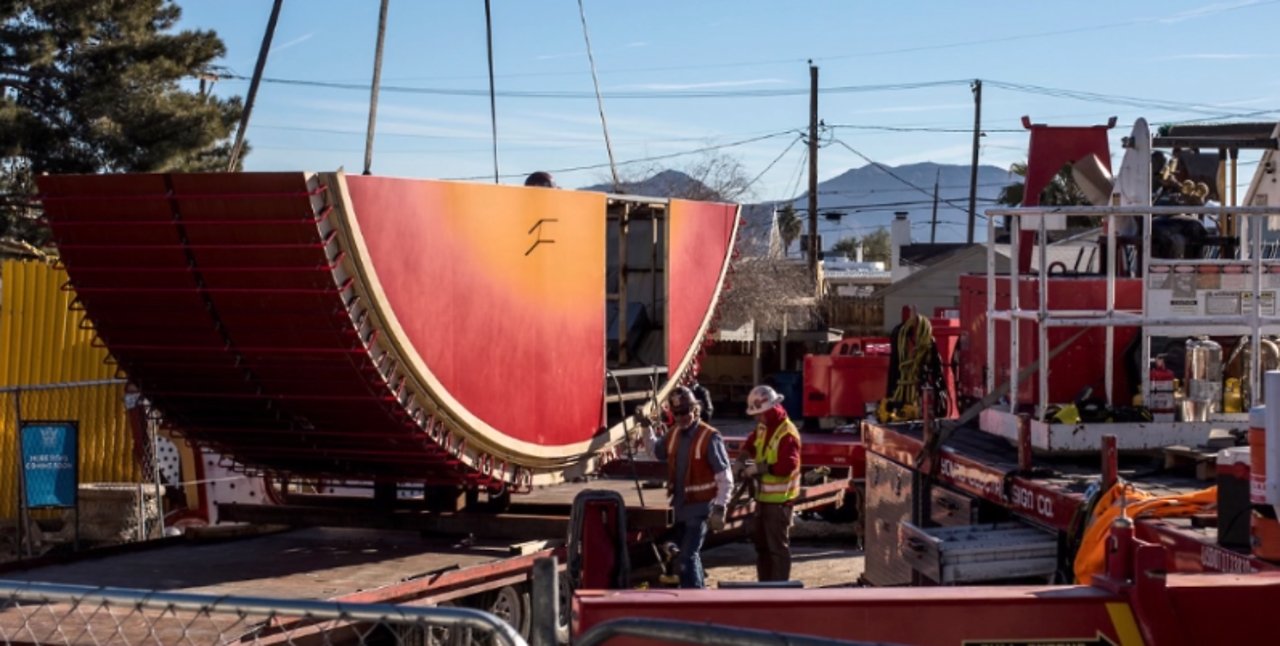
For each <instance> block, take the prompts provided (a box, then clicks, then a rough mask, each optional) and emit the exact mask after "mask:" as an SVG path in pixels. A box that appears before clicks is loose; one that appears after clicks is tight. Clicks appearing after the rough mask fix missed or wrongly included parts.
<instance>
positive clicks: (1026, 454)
mask: <svg viewBox="0 0 1280 646" xmlns="http://www.w3.org/2000/svg"><path fill="white" fill-rule="evenodd" d="M1032 455H1033V454H1032V452H1031V416H1030V415H1027V414H1025V413H1024V414H1021V415H1018V471H1022V472H1027V471H1030V470H1031V462H1032Z"/></svg>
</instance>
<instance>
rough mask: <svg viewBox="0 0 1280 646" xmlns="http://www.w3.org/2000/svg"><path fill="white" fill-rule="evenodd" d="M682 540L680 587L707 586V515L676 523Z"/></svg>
mask: <svg viewBox="0 0 1280 646" xmlns="http://www.w3.org/2000/svg"><path fill="white" fill-rule="evenodd" d="M676 531H677V532H678V533H679V541H680V543H679V544H680V587H682V588H705V587H707V586H706V583H705V582H704V581H703V572H702V542H703V541H704V540H706V538H707V517H706V516H698V517H695V518H689V519H687V520H684V521H681V522H679V523H677V524H676Z"/></svg>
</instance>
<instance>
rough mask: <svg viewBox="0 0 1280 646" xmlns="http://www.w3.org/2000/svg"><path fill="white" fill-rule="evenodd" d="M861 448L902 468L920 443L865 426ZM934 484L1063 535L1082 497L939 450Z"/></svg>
mask: <svg viewBox="0 0 1280 646" xmlns="http://www.w3.org/2000/svg"><path fill="white" fill-rule="evenodd" d="M863 434H864V437H865V439H866V442H867V449H868V450H869V451H874V452H875V453H878V454H880V455H883V456H885V457H887V458H889V459H890V460H893V461H895V462H898V463H899V464H904V465H913V464H915V459H916V455H918V454H919V452H920V449H921V447H922V446H923V443H922V442H921V441H920V440H919V439H917V438H914V437H912V436H910V435H906V434H903V433H899V432H897V431H895V430H894V429H893V427H891V426H886V425H882V424H866V425H864V426H863ZM938 460H939V464H938V469H937V474H938V475H937V477H938V481H939V482H941V483H943V484H945V485H947V486H949V487H951V488H953V489H956V490H957V491H962V492H964V493H967V494H969V495H971V496H974V497H976V498H982V499H983V500H987V501H990V502H993V503H995V504H997V505H1000V506H1002V507H1007V508H1008V509H1009V510H1010V511H1012V512H1013V513H1015V514H1017V515H1018V516H1021V517H1023V518H1025V519H1027V520H1030V521H1032V522H1035V523H1037V524H1040V525H1043V526H1045V527H1049V528H1052V529H1056V530H1063V531H1065V530H1066V529H1067V528H1068V527H1069V526H1070V525H1071V521H1072V519H1073V518H1074V517H1075V514H1076V511H1077V510H1078V509H1079V508H1080V506H1081V505H1082V504H1084V496H1082V495H1081V494H1078V493H1073V492H1068V491H1064V490H1062V489H1060V488H1059V487H1056V486H1053V485H1051V484H1047V483H1045V482H1043V481H1040V480H1037V479H1036V478H1034V477H1031V476H1026V475H1020V474H1019V473H1018V472H1017V471H1016V469H1013V468H1005V467H1001V466H997V465H991V464H986V463H984V462H982V461H980V460H976V459H973V458H971V457H968V456H965V455H962V454H960V453H958V452H956V451H955V450H953V449H951V448H949V447H943V449H942V451H941V452H940V455H939V456H938Z"/></svg>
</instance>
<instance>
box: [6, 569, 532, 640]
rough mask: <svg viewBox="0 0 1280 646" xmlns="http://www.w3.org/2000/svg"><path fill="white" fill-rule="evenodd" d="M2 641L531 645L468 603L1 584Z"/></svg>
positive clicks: (45, 584) (12, 582) (506, 626)
mask: <svg viewBox="0 0 1280 646" xmlns="http://www.w3.org/2000/svg"><path fill="white" fill-rule="evenodd" d="M0 644H31V645H46V644H57V645H63V646H66V645H71V644H76V645H79V644H92V645H104V644H122V645H134V644H139V645H141V644H165V645H168V644H188V645H192V646H200V645H204V644H297V645H304V644H305V645H317V646H322V645H335V646H336V645H339V644H343V645H346V644H349V645H353V646H362V645H369V646H375V645H394V646H401V645H403V646H427V645H436V644H439V645H446V644H494V645H500V646H525V644H526V642H525V641H524V639H522V638H521V637H520V635H519V634H518V633H517V632H516V631H515V630H514V629H513V628H512V627H511V626H509V625H507V624H506V623H504V622H502V621H501V620H499V619H498V618H496V617H494V616H493V615H490V614H489V613H486V612H483V611H480V610H473V609H469V608H441V607H411V606H392V605H382V604H339V603H333V602H325V601H302V600H286V599H261V598H251V597H227V596H223V597H218V596H207V595H198V594H186V593H170V592H154V591H145V590H130V589H124V588H90V587H84V586H72V585H58V584H48V583H25V582H17V581H0Z"/></svg>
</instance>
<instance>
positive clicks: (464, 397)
mask: <svg viewBox="0 0 1280 646" xmlns="http://www.w3.org/2000/svg"><path fill="white" fill-rule="evenodd" d="M347 182H348V186H349V189H350V193H351V201H352V204H353V206H354V211H355V215H356V218H357V220H358V223H359V227H360V230H361V233H362V234H363V236H364V238H365V240H366V243H367V244H368V250H369V259H368V260H370V261H371V262H372V268H373V269H374V270H375V271H376V272H377V276H378V280H379V281H380V283H381V285H382V288H383V290H384V296H385V298H386V299H387V303H389V304H390V307H391V308H392V309H393V310H394V312H395V316H396V318H397V319H398V320H399V321H400V323H401V325H402V326H403V329H404V332H405V335H406V340H407V341H408V342H409V343H411V344H412V347H413V349H414V350H415V351H416V352H417V353H418V355H419V356H420V357H421V359H422V361H423V362H424V364H425V366H426V368H427V369H428V370H429V371H430V373H431V374H432V375H434V376H435V378H437V379H438V380H439V383H440V385H441V386H443V389H444V390H445V391H446V392H447V393H448V394H449V395H450V396H451V397H452V398H454V399H455V400H456V402H457V403H458V404H459V405H460V406H461V407H462V408H464V409H465V410H467V411H469V412H470V413H471V414H473V415H474V416H475V417H476V418H478V419H479V420H480V421H482V422H484V423H485V424H487V425H489V426H491V427H493V428H494V429H500V432H501V433H502V434H503V435H506V436H508V437H510V438H511V439H514V440H517V441H521V442H527V443H530V444H536V445H540V446H557V445H568V444H575V443H578V442H583V441H586V440H588V439H590V437H591V436H592V435H594V434H595V433H596V432H597V431H598V429H599V426H600V406H599V402H600V401H601V398H602V397H603V392H604V302H605V294H604V289H605V276H604V270H605V269H604V268H605V196H604V195H603V194H599V193H579V192H574V191H554V190H537V191H534V190H527V189H523V188H514V187H505V186H486V185H474V184H461V183H450V182H425V181H417V180H400V179H390V178H380V177H349V178H347Z"/></svg>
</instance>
